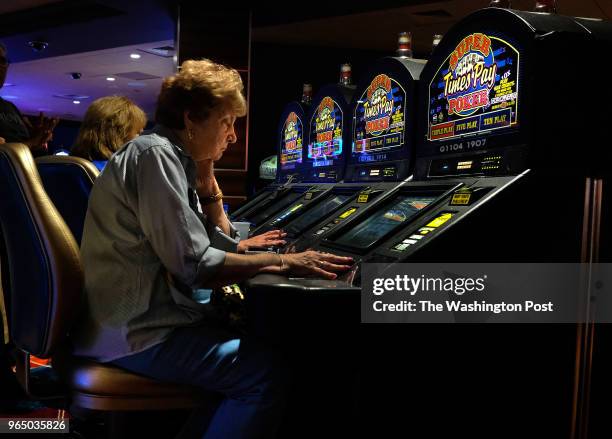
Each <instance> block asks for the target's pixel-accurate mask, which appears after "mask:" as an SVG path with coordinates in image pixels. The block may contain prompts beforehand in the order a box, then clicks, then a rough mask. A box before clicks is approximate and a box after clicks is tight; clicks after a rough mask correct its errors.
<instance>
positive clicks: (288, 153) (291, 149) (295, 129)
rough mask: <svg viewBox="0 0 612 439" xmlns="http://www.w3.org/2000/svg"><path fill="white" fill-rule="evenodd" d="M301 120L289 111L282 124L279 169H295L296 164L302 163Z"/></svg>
mask: <svg viewBox="0 0 612 439" xmlns="http://www.w3.org/2000/svg"><path fill="white" fill-rule="evenodd" d="M303 131H304V130H303V126H302V120H301V119H300V118H299V116H298V115H297V114H296V113H295V112H293V111H292V112H291V113H289V116H287V119H286V120H285V123H284V125H283V131H282V137H281V157H280V162H281V169H283V170H287V169H295V167H296V164H298V163H302V142H303Z"/></svg>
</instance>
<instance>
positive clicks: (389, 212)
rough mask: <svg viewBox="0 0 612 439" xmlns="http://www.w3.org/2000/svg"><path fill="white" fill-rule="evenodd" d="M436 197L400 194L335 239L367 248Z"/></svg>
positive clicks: (353, 245) (340, 242) (341, 242)
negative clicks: (387, 204)
mask: <svg viewBox="0 0 612 439" xmlns="http://www.w3.org/2000/svg"><path fill="white" fill-rule="evenodd" d="M436 198H437V197H436V196H434V195H427V196H423V195H400V196H399V197H397V198H396V199H395V201H394V202H393V203H391V205H389V206H387V207H385V208H384V209H381V210H379V211H378V212H376V213H374V214H373V215H372V216H370V217H369V218H367V219H366V220H365V221H363V222H361V223H359V224H357V225H356V226H355V227H353V228H352V229H350V230H348V231H347V232H346V233H345V234H343V235H340V236H339V237H338V238H336V240H335V241H336V242H337V243H338V244H344V245H348V246H351V247H356V248H368V247H370V246H371V245H373V244H375V243H376V241H378V240H379V239H380V238H381V237H383V236H385V235H386V234H387V233H388V232H390V231H391V230H393V229H395V228H396V227H398V226H399V225H401V224H403V223H405V222H406V221H408V220H409V219H410V218H411V217H412V216H413V215H414V214H416V213H417V212H418V211H419V210H421V209H423V208H424V207H426V206H427V205H429V204H430V203H432V202H433V201H435V200H436Z"/></svg>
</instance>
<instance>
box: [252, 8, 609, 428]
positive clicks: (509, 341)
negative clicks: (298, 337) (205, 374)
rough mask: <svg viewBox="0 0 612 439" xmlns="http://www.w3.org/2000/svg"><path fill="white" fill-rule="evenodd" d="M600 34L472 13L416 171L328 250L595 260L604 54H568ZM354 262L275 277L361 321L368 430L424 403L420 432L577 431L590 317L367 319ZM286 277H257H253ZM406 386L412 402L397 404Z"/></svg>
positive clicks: (411, 257) (450, 50) (332, 237)
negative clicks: (320, 276)
mask: <svg viewBox="0 0 612 439" xmlns="http://www.w3.org/2000/svg"><path fill="white" fill-rule="evenodd" d="M594 38H595V34H594V33H593V32H589V30H588V28H587V27H586V26H585V25H584V24H583V23H580V21H579V20H575V19H572V18H569V17H563V16H558V15H551V14H542V13H529V12H520V11H513V10H507V9H497V8H488V9H484V10H481V11H477V12H475V13H473V14H471V15H469V16H467V17H466V18H465V19H463V20H462V21H461V22H459V23H458V24H457V25H455V26H454V27H453V28H452V29H451V30H450V31H449V32H448V33H447V34H446V35H445V36H444V38H443V39H442V41H441V42H440V44H439V45H438V46H437V48H436V49H435V51H434V53H433V54H432V57H431V59H430V61H429V62H428V64H427V66H426V67H425V68H424V70H423V71H422V73H421V82H420V91H421V93H420V96H421V102H420V103H421V107H420V111H419V114H418V118H417V129H418V133H419V134H418V135H419V137H418V141H417V150H416V161H415V174H414V178H413V180H412V181H409V182H405V183H404V184H402V185H401V186H400V187H398V188H397V189H396V190H394V191H392V192H391V193H390V194H389V195H388V196H387V197H385V198H384V199H383V200H381V201H380V202H379V203H377V204H376V205H375V206H372V207H371V208H369V209H367V210H364V211H362V212H361V213H360V214H358V215H352V217H351V218H348V219H347V220H346V221H344V222H341V223H340V224H337V225H336V226H335V227H332V228H330V229H328V230H326V231H324V232H323V233H322V235H323V236H322V237H321V239H320V240H319V241H318V242H316V243H314V248H316V249H319V250H324V251H330V252H333V253H337V254H344V255H352V256H353V257H354V258H355V259H356V260H357V261H358V262H361V263H363V262H382V263H388V264H392V263H395V262H408V261H414V262H474V263H477V262H529V261H530V262H588V260H586V261H585V259H584V252H583V251H584V249H585V248H589V246H590V245H591V244H592V237H593V236H594V235H593V233H592V229H591V228H590V227H589V224H588V220H589V219H590V218H589V217H588V215H587V213H588V212H590V211H591V210H592V209H593V199H594V195H593V192H594V191H595V189H594V188H593V186H592V185H591V180H592V177H593V176H600V175H602V174H604V173H605V172H606V170H605V168H606V166H607V163H609V161H608V162H606V159H607V154H608V153H607V151H606V149H605V148H602V145H601V144H600V142H599V141H598V139H605V136H603V133H605V131H604V130H605V126H599V125H593V123H592V121H593V120H599V117H596V118H592V115H591V114H590V110H591V108H590V107H589V106H588V105H586V106H585V105H579V104H578V103H579V102H584V96H583V94H584V89H583V87H581V86H574V85H577V84H581V85H582V84H588V83H589V81H592V78H593V77H596V75H597V67H599V66H600V65H599V63H598V62H589V60H588V59H583V62H569V61H568V58H567V57H568V54H576V53H588V54H590V55H592V54H593V50H592V45H591V43H592V42H593V39H594ZM587 47H589V49H585V48H587ZM605 47H609V46H608V45H606V46H605ZM569 78H571V84H573V85H570V84H569V83H568V80H569ZM561 91H562V92H561ZM602 93H603V94H604V95H606V97H607V96H608V95H609V91H607V90H602ZM364 114H365V113H364ZM585 128H586V129H587V130H588V133H585ZM366 173H367V172H366ZM352 174H354V171H349V170H348V169H347V175H352ZM357 267H358V266H356V268H357ZM356 273H357V272H356V271H353V273H352V275H353V280H354V281H353V282H346V283H342V282H338V281H333V282H329V281H321V280H307V279H306V280H304V279H302V280H295V281H292V280H290V279H289V280H285V281H284V282H282V285H278V286H276V287H274V289H278V290H279V291H280V290H281V289H282V290H283V291H284V292H285V294H286V293H287V292H288V291H291V292H293V294H294V295H295V296H297V297H302V296H306V295H310V296H311V297H313V296H314V297H316V298H317V300H319V301H320V302H319V303H320V305H321V307H324V305H322V304H324V303H325V300H326V297H327V298H330V297H331V298H333V300H334V301H336V305H337V306H338V307H339V308H338V312H337V317H338V319H337V322H336V324H337V325H339V326H334V323H332V324H331V327H333V328H334V330H336V329H342V331H343V333H345V335H346V333H347V332H350V331H348V330H347V329H346V326H350V325H353V326H352V327H353V333H352V335H346V336H345V342H347V343H349V341H350V340H353V341H354V347H355V349H356V350H357V351H359V352H360V354H359V355H358V359H357V361H356V362H355V364H354V365H353V368H352V369H351V370H352V371H353V372H354V373H356V374H357V375H358V376H359V382H360V386H359V389H358V391H357V393H358V394H360V395H361V396H360V397H359V398H358V400H359V401H358V405H359V407H360V413H361V414H362V415H363V416H362V418H361V419H363V420H364V421H363V425H362V427H363V429H364V430H367V429H368V428H369V427H372V426H374V425H375V426H376V428H378V430H377V432H378V433H379V434H383V435H384V434H385V432H384V426H385V425H393V426H396V425H397V424H396V421H397V419H398V417H399V418H401V417H405V416H406V413H410V418H411V422H410V423H408V424H407V425H406V430H405V431H406V433H409V432H411V431H413V430H414V431H416V430H421V429H427V431H430V432H431V435H433V436H438V435H441V434H454V435H457V433H458V432H460V433H465V434H466V435H467V434H472V435H476V436H478V437H480V436H479V435H481V434H485V432H487V433H490V431H491V428H499V427H500V426H502V425H503V429H504V432H505V433H510V432H511V433H512V434H518V435H525V432H527V431H529V432H530V434H529V435H538V436H540V437H565V436H567V434H568V432H569V431H570V425H569V424H570V421H571V420H572V419H573V418H572V403H573V398H574V394H573V391H574V387H573V386H574V383H575V381H574V372H575V361H574V360H575V358H576V336H577V333H576V325H569V324H568V325H501V324H499V325H488V326H484V325H478V324H474V325H452V326H450V325H449V326H445V325H424V324H423V325H407V324H406V325H389V324H388V325H359V324H358V323H359V319H360V318H359V314H360V312H359V304H358V299H357V302H355V300H354V299H355V296H357V297H358V296H359V291H360V290H359V289H358V288H356V287H358V285H359V276H358V275H357V276H355V274H356ZM347 280H348V279H347ZM273 283H279V284H280V282H279V281H278V280H276V281H274V280H273V279H271V278H270V277H267V278H266V279H264V278H255V279H254V280H253V281H251V283H250V287H251V289H253V290H258V289H262V290H263V288H266V287H267V288H271V285H272V284H273ZM326 285H327V287H326ZM339 296H341V297H343V298H344V300H345V305H341V304H340V303H341V301H338V300H337V298H338V297H339ZM330 303H331V300H330ZM326 312H327V313H330V312H331V311H329V308H326ZM349 315H350V316H349ZM351 317H352V318H351ZM351 322H352V323H351ZM347 367H350V366H349V365H347ZM397 394H403V395H405V398H403V399H402V401H403V404H402V406H401V408H399V407H398V406H397V405H396V404H395V403H394V402H390V401H393V400H394V399H393V398H391V395H397ZM467 395H469V398H470V399H471V400H473V399H474V398H476V400H479V401H480V402H481V403H482V404H478V410H477V412H470V411H468V412H465V411H462V410H459V411H452V410H451V411H449V410H444V419H445V422H444V423H440V422H439V419H440V411H439V410H430V408H431V407H440V403H441V401H443V406H444V407H446V408H447V409H448V408H449V407H461V406H462V405H464V403H465V398H467ZM387 401H389V402H387ZM517 402H518V405H515V404H517ZM366 414H368V416H366ZM560 420H561V421H560ZM381 428H382V429H383V430H380V429H381Z"/></svg>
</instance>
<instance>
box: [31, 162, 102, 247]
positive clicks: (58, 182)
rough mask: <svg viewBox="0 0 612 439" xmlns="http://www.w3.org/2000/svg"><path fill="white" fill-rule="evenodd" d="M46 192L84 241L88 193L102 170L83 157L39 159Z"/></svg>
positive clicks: (79, 240) (77, 238) (39, 167)
mask: <svg viewBox="0 0 612 439" xmlns="http://www.w3.org/2000/svg"><path fill="white" fill-rule="evenodd" d="M36 166H37V167H38V173H39V174H40V177H41V179H42V182H43V185H44V187H45V192H47V195H49V197H50V198H51V201H53V204H55V207H56V208H57V210H58V211H59V213H60V215H61V216H62V218H63V219H64V221H65V222H66V224H67V225H68V227H69V228H70V231H71V232H72V234H73V235H74V238H75V239H76V241H77V243H78V244H79V245H80V244H81V237H82V236H83V224H85V213H86V212H87V203H88V201H89V193H90V192H91V188H92V186H93V184H94V181H96V178H97V177H98V174H99V173H100V171H98V168H96V166H95V165H94V164H93V163H92V162H90V161H89V160H85V159H83V158H81V157H71V156H60V155H51V156H44V157H38V158H37V159H36Z"/></svg>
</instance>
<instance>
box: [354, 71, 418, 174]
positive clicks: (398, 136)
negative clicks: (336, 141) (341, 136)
mask: <svg viewBox="0 0 612 439" xmlns="http://www.w3.org/2000/svg"><path fill="white" fill-rule="evenodd" d="M353 117H354V120H353V146H352V153H353V156H356V160H357V161H358V162H360V163H369V162H380V161H385V160H387V159H388V158H387V156H386V153H387V152H389V151H393V150H396V149H399V148H401V147H402V145H403V144H404V142H405V138H404V136H405V132H404V130H405V124H406V90H404V88H403V87H402V86H401V85H400V84H399V82H397V81H396V80H395V79H393V78H391V77H389V76H387V75H385V74H380V75H377V76H376V77H374V79H373V80H372V82H371V83H370V85H369V86H368V87H367V89H366V90H365V91H364V92H363V94H362V95H361V96H360V97H359V100H358V101H357V105H356V106H355V113H354V115H353Z"/></svg>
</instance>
